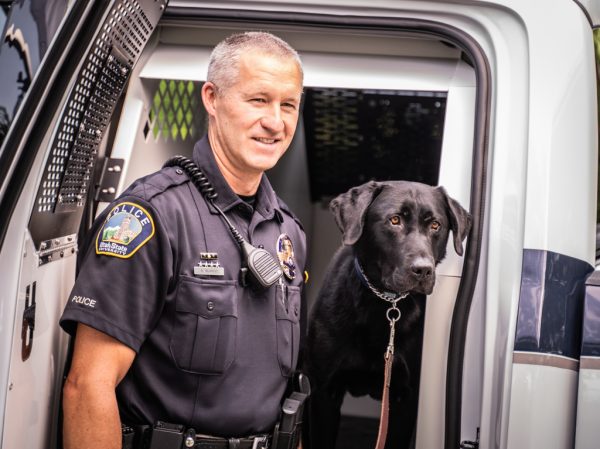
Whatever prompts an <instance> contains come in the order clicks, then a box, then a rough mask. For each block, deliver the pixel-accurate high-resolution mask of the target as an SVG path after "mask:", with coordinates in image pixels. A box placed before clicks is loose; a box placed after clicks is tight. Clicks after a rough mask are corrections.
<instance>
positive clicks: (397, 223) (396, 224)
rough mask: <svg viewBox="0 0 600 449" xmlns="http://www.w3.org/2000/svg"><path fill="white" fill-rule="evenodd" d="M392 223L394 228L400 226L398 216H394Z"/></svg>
mask: <svg viewBox="0 0 600 449" xmlns="http://www.w3.org/2000/svg"><path fill="white" fill-rule="evenodd" d="M390 223H391V224H393V225H394V226H398V225H399V224H400V217H399V216H398V215H393V216H392V217H391V218H390Z"/></svg>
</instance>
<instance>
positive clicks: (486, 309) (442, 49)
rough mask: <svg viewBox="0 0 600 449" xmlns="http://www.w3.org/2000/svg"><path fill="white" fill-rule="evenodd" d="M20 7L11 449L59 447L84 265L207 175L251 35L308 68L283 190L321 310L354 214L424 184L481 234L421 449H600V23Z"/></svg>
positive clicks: (7, 42) (9, 13)
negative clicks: (137, 182) (208, 128)
mask: <svg viewBox="0 0 600 449" xmlns="http://www.w3.org/2000/svg"><path fill="white" fill-rule="evenodd" d="M0 7H1V8H2V12H3V13H4V21H5V22H4V31H3V32H4V38H3V40H2V42H3V43H2V46H0V80H1V81H2V82H1V83H0V137H1V138H2V141H1V142H2V146H1V147H0V286H1V294H0V447H1V448H2V449H16V448H22V447H28V448H33V449H43V448H55V447H60V435H59V434H60V432H58V429H59V421H60V414H59V409H60V390H61V384H62V379H63V374H64V370H65V362H66V359H67V353H68V338H67V335H66V334H65V333H63V332H62V331H61V330H60V329H59V327H58V319H59V317H60V314H61V313H62V310H63V307H64V304H65V301H66V299H67V296H68V294H69V292H70V289H71V286H72V284H73V282H74V279H75V276H76V257H75V255H76V253H77V250H78V244H79V243H80V242H82V241H83V236H84V235H85V234H86V230H87V229H88V228H89V225H90V222H91V220H93V218H94V216H95V215H96V214H97V213H98V212H99V211H100V210H102V208H103V207H105V206H106V205H107V202H109V201H111V200H112V199H114V198H115V196H116V195H118V194H119V193H120V192H122V191H123V189H124V188H126V187H127V186H128V185H129V183H131V182H132V181H133V180H134V179H136V178H137V177H139V176H141V175H144V174H147V173H150V172H152V171H154V170H156V169H158V168H160V167H161V166H162V164H163V163H164V162H165V161H166V160H167V159H168V158H170V157H171V156H173V155H175V154H183V155H190V154H191V150H192V147H193V144H194V143H195V141H196V140H197V139H198V138H199V137H200V136H201V135H202V133H203V130H204V126H205V123H204V121H205V114H204V111H203V109H202V105H201V102H200V96H199V88H200V86H201V85H202V83H203V81H204V77H205V74H206V68H207V62H208V56H209V52H210V50H211V47H212V46H213V45H214V44H215V43H217V42H218V41H220V40H221V39H222V38H223V37H225V36H226V35H228V34H231V33H232V32H235V31H242V30H250V29H261V30H269V31H271V32H273V33H275V34H278V35H280V36H281V37H283V38H284V39H285V40H287V41H288V42H289V43H290V44H292V46H294V47H295V48H296V49H297V50H298V51H299V53H300V55H301V58H302V60H303V65H304V71H305V96H304V104H303V111H302V114H301V121H300V124H299V126H298V131H297V133H296V136H295V138H294V142H293V144H292V148H290V150H289V151H288V153H287V154H286V156H285V157H284V158H283V159H282V160H281V161H280V163H279V164H278V166H277V167H276V169H274V170H273V172H272V173H270V175H269V176H270V179H271V181H272V184H273V185H274V187H275V189H276V190H277V192H278V194H279V195H280V196H281V197H282V198H283V199H284V200H285V201H286V202H287V203H288V204H289V205H290V206H291V208H292V210H294V211H295V212H296V213H297V214H298V216H299V217H300V219H301V220H302V221H303V223H304V227H305V229H306V231H307V236H308V241H309V245H310V251H309V254H310V260H309V263H308V265H309V270H310V274H311V278H310V281H309V284H308V290H307V295H308V301H309V304H310V303H311V301H313V300H314V298H315V296H316V293H317V291H318V289H319V287H320V284H321V281H322V278H323V274H324V269H325V266H326V265H327V262H328V261H329V258H330V256H331V254H332V253H333V251H334V250H335V249H336V248H337V246H338V245H339V244H340V235H339V232H338V230H337V227H336V226H335V223H334V221H333V217H332V216H331V215H330V213H329V212H328V210H327V208H326V204H327V202H328V200H329V199H331V198H332V197H333V196H335V195H336V194H338V193H340V192H342V191H345V190H347V189H348V188H349V187H351V186H353V185H357V184H361V183H363V182H365V181H367V180H369V179H407V180H416V181H421V182H425V183H429V184H440V185H443V186H445V187H446V189H447V191H448V192H449V194H450V195H452V196H453V197H454V198H456V199H457V200H458V201H459V202H460V203H461V204H463V205H464V206H465V207H466V208H467V209H469V210H470V212H471V214H472V215H473V227H472V231H471V233H470V235H469V237H468V242H467V246H466V251H465V255H464V257H463V258H459V257H458V256H456V255H454V252H453V251H449V252H448V253H449V256H448V257H447V259H446V260H444V262H443V263H442V264H441V265H440V266H439V267H438V271H437V272H438V281H437V284H436V287H435V290H434V292H433V294H432V295H431V296H430V297H429V298H428V300H427V311H426V318H425V329H424V335H425V338H424V341H423V348H422V368H421V381H420V400H419V416H418V422H417V426H416V429H415V438H414V440H415V447H416V448H417V449H438V448H445V449H458V448H482V449H496V448H498V449H538V448H544V449H552V448H555V449H571V448H576V449H589V448H595V447H598V444H599V443H598V442H599V441H600V426H599V425H598V424H597V417H598V416H599V414H600V394H599V393H598V392H599V391H600V319H599V318H598V317H599V316H600V277H599V276H597V273H596V274H594V275H592V276H591V277H589V275H590V273H592V272H593V270H594V266H595V257H596V256H595V255H596V251H597V243H596V223H597V218H596V217H597V191H598V180H597V178H598V96H597V85H598V84H597V83H598V77H597V76H598V75H597V65H596V64H597V62H596V58H595V51H594V28H595V27H600V1H598V0H544V1H542V0H530V1H522V0H487V1H483V0H456V1H453V2H448V1H434V0H432V1H413V0H372V1H370V2H364V1H358V0H344V1H339V0H322V1H319V2H316V1H305V2H286V1H271V0H262V1H252V0H238V1H213V2H209V1H193V0H171V1H170V2H169V4H168V5H167V4H166V0H73V1H67V0H47V1H37V0H18V1H14V2H7V1H1V2H0ZM0 15H2V14H0ZM596 45H597V46H598V47H597V50H596V51H597V52H598V53H600V35H599V34H598V32H596ZM588 277H589V279H588ZM586 280H587V287H586ZM108 288H110V287H108ZM378 407H379V405H378V404H377V403H375V402H374V401H371V400H367V399H364V398H347V400H346V401H345V403H344V407H343V413H344V415H345V416H346V419H347V421H346V422H347V423H350V424H349V425H346V426H345V427H342V430H341V432H342V433H343V434H344V433H345V435H346V437H347V438H348V439H350V440H353V441H354V442H355V444H354V445H353V444H351V443H344V446H343V447H344V448H349V449H351V448H353V447H359V448H361V449H364V447H365V446H367V447H368V446H374V440H373V442H372V443H370V442H368V441H370V440H368V441H367V442H362V443H360V444H359V442H360V441H361V440H360V438H359V436H357V435H353V434H351V432H352V431H353V429H356V428H358V427H359V423H367V424H368V423H371V424H373V423H374V424H375V428H376V424H377V418H378ZM390 425H394V423H390ZM340 438H342V436H341V437H340ZM373 438H374V437H373ZM367 439H368V438H367ZM338 447H342V446H341V445H339V446H338ZM332 449H333V448H332Z"/></svg>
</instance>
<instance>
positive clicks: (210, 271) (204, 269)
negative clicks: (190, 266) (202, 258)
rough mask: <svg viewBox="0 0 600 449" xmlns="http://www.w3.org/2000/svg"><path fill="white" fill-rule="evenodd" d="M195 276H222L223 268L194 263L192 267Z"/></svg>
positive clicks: (223, 273)
mask: <svg viewBox="0 0 600 449" xmlns="http://www.w3.org/2000/svg"><path fill="white" fill-rule="evenodd" d="M194 275H195V276H224V275H225V269H224V268H223V267H220V266H216V267H215V266H207V265H200V264H198V265H196V266H195V267H194Z"/></svg>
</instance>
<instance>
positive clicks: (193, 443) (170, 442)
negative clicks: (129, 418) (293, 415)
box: [121, 421, 271, 449]
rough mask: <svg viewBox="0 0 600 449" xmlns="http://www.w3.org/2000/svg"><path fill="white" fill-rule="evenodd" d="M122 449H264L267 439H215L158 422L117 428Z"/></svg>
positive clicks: (181, 427) (178, 426)
mask: <svg viewBox="0 0 600 449" xmlns="http://www.w3.org/2000/svg"><path fill="white" fill-rule="evenodd" d="M121 432H122V441H123V444H122V447H123V449H268V448H269V447H270V443H271V435H267V434H264V435H252V436H249V437H246V438H218V437H212V436H208V435H197V434H196V432H195V431H194V429H187V430H186V429H185V428H184V426H182V425H178V424H169V423H165V422H162V421H158V422H157V423H156V424H155V425H154V427H151V426H125V425H123V426H121Z"/></svg>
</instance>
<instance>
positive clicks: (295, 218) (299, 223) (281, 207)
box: [277, 197, 304, 231]
mask: <svg viewBox="0 0 600 449" xmlns="http://www.w3.org/2000/svg"><path fill="white" fill-rule="evenodd" d="M277 203H279V208H280V209H281V210H282V211H284V212H285V213H286V214H288V215H289V216H290V217H292V218H293V219H294V221H295V222H296V223H298V226H300V229H302V231H304V226H302V222H301V221H300V219H299V218H298V217H297V216H296V214H294V213H293V212H292V210H291V209H290V208H289V206H288V205H287V204H285V203H284V202H283V200H282V199H281V198H279V197H277Z"/></svg>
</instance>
